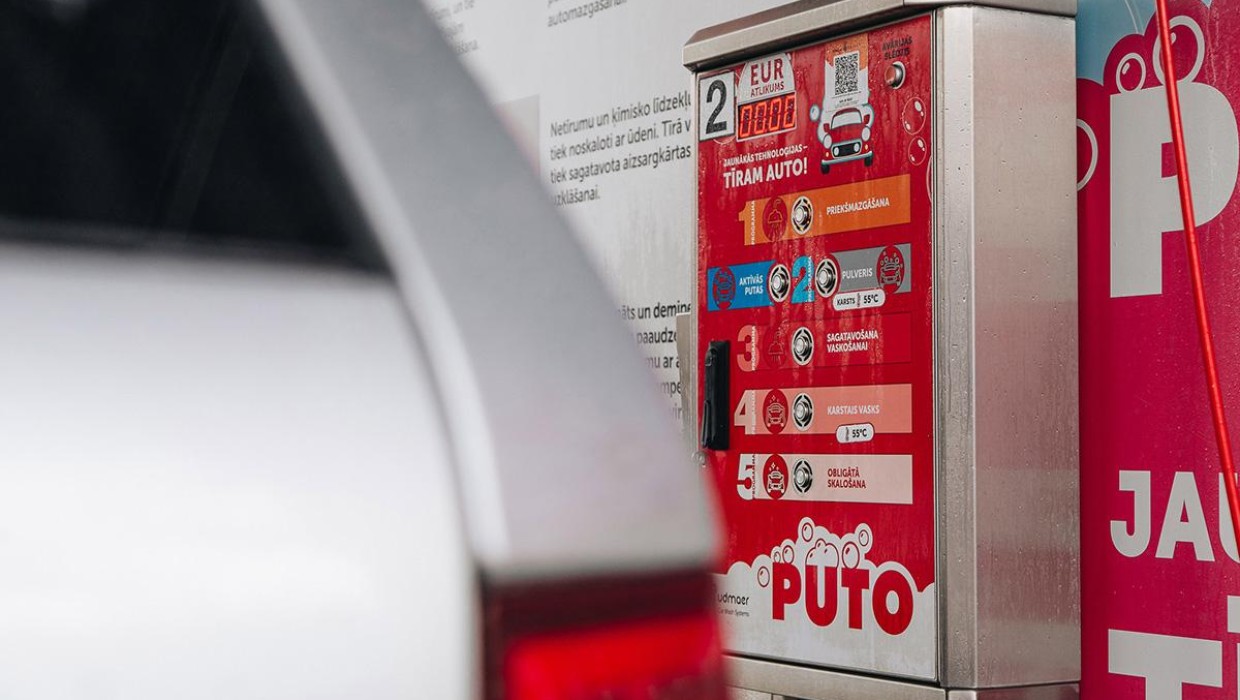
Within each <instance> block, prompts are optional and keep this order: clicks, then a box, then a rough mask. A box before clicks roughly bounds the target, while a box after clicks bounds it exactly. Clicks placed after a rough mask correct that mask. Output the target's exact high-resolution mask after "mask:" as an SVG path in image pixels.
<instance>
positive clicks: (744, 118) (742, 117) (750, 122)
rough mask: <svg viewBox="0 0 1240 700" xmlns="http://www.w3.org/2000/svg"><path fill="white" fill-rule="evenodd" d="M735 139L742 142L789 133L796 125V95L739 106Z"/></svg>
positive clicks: (776, 97) (781, 96) (778, 96)
mask: <svg viewBox="0 0 1240 700" xmlns="http://www.w3.org/2000/svg"><path fill="white" fill-rule="evenodd" d="M739 111H740V114H739V115H738V119H737V121H738V122H739V125H738V127H737V130H736V137H737V138H738V139H740V140H742V141H744V140H745V139H751V138H757V137H759V136H771V135H773V134H779V133H783V132H785V131H791V130H792V129H794V128H796V125H797V96H796V93H790V94H787V95H776V96H775V97H768V98H767V99H765V100H759V101H757V102H750V103H748V104H743V105H741V106H740V110H739Z"/></svg>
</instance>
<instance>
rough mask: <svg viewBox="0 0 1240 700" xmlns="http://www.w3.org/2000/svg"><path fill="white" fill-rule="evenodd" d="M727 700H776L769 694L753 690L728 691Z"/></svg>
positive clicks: (733, 689) (737, 689)
mask: <svg viewBox="0 0 1240 700" xmlns="http://www.w3.org/2000/svg"><path fill="white" fill-rule="evenodd" d="M728 700H776V699H775V698H774V697H773V696H772V695H771V694H770V693H759V692H757V691H755V690H741V689H740V688H729V689H728Z"/></svg>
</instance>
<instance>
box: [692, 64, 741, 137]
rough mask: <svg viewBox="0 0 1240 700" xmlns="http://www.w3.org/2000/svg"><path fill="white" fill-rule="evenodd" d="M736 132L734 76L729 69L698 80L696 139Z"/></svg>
mask: <svg viewBox="0 0 1240 700" xmlns="http://www.w3.org/2000/svg"><path fill="white" fill-rule="evenodd" d="M734 133H736V77H735V76H734V75H733V74H732V73H731V72H730V71H729V72H727V73H720V74H718V75H712V76H710V77H708V78H702V79H701V80H699V81H698V140H699V141H709V140H710V139H718V138H723V137H724V136H731V135H732V134H734Z"/></svg>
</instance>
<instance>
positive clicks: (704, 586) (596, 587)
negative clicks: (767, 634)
mask: <svg viewBox="0 0 1240 700" xmlns="http://www.w3.org/2000/svg"><path fill="white" fill-rule="evenodd" d="M712 590H713V588H712V586H711V582H710V579H709V576H707V575H705V574H697V573H695V574H691V575H688V576H675V577H658V578H649V579H637V580H608V581H599V580H590V581H580V582H576V583H572V584H556V585H555V586H529V587H523V588H521V589H519V590H512V589H510V590H505V591H498V592H497V591H492V592H491V593H490V594H489V595H488V606H487V607H488V610H487V625H488V629H487V639H488V654H487V656H488V658H487V664H488V673H487V677H488V679H489V683H488V697H489V698H490V700H723V698H724V697H725V686H724V678H723V657H722V653H721V651H720V644H719V625H718V622H717V620H716V619H715V615H714V611H713V606H712V601H711V592H712Z"/></svg>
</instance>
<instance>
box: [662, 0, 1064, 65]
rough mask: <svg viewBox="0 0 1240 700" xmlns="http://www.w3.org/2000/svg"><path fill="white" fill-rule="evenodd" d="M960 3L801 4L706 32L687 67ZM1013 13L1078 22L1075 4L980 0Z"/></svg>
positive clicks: (694, 40)
mask: <svg viewBox="0 0 1240 700" xmlns="http://www.w3.org/2000/svg"><path fill="white" fill-rule="evenodd" d="M952 4H963V3H960V2H959V1H958V0H802V1H801V2H793V3H789V4H787V5H781V6H780V7H776V8H773V9H770V10H767V11H764V12H759V13H756V14H752V15H749V16H747V17H742V18H740V19H736V20H732V21H730V22H725V23H723V24H718V25H715V26H713V27H708V28H706V29H702V30H701V31H698V32H696V33H694V35H693V36H692V37H691V38H690V39H689V42H688V43H687V44H685V48H684V54H683V58H684V63H685V65H686V66H689V67H691V68H694V69H695V70H701V69H703V68H710V67H712V66H718V65H723V64H725V63H732V62H734V61H739V60H742V59H744V58H747V57H750V56H756V55H761V54H763V53H767V52H769V51H773V50H775V49H776V48H777V47H783V46H789V45H792V44H799V43H806V42H809V41H813V40H815V39H820V38H824V37H826V36H828V35H830V34H838V33H841V32H844V31H848V30H851V29H857V28H860V27H862V26H873V25H874V24H877V23H879V22H882V21H885V20H888V19H893V18H896V17H900V16H902V15H908V14H913V13H915V12H920V11H926V10H930V9H933V8H936V7H942V6H945V5H952ZM970 4H972V5H990V6H993V7H1001V8H1006V9H1009V10H1023V11H1027V12H1038V13H1045V14H1054V15H1063V16H1069V17H1070V16H1075V15H1076V6H1077V0H976V1H975V2H972V3H970Z"/></svg>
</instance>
